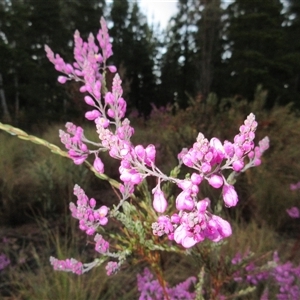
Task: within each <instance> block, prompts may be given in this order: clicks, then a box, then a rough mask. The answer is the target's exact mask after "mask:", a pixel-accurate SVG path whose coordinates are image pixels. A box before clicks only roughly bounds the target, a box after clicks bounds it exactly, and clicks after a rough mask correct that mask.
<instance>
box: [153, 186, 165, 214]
mask: <svg viewBox="0 0 300 300" xmlns="http://www.w3.org/2000/svg"><path fill="white" fill-rule="evenodd" d="M167 206H168V203H167V200H166V198H165V196H164V193H163V192H162V191H161V189H160V188H159V187H158V188H156V189H155V192H154V198H153V208H154V209H155V211H157V212H158V213H164V212H165V211H166V209H167Z"/></svg>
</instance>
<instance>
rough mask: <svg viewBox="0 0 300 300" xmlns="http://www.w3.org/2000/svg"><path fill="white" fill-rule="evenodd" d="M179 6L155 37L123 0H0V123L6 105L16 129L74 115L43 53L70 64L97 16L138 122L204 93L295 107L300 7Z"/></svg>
mask: <svg viewBox="0 0 300 300" xmlns="http://www.w3.org/2000/svg"><path fill="white" fill-rule="evenodd" d="M177 6H178V10H177V13H176V15H174V16H173V17H172V19H171V20H170V22H169V25H168V27H167V28H166V30H164V31H162V30H158V29H157V28H155V27H154V26H150V25H149V24H148V22H147V18H146V16H145V15H144V14H143V13H142V12H141V10H140V8H139V5H138V3H137V2H132V1H129V0H114V1H113V2H112V3H109V4H108V3H106V2H105V0H91V1H84V0H57V1H39V0H0V75H1V78H2V86H1V87H0V89H1V93H0V94H1V95H2V96H1V103H2V111H3V112H2V117H4V113H5V111H4V110H5V109H6V108H5V106H4V105H3V103H4V102H3V101H4V100H5V101H6V104H7V106H6V107H7V109H6V112H7V110H8V111H9V113H10V115H11V116H12V122H14V123H15V124H18V122H31V121H34V122H36V121H43V120H50V121H58V120H66V119H68V115H70V114H74V115H76V114H78V109H81V108H82V107H80V106H78V107H77V108H76V105H75V104H77V98H78V99H79V95H77V94H76V93H75V92H74V90H75V87H74V86H72V85H66V86H64V87H62V86H61V85H59V84H58V83H57V81H56V77H57V74H56V71H55V70H53V68H52V67H51V65H50V63H49V62H48V61H47V59H46V55H45V53H44V49H43V46H44V44H48V45H49V46H50V47H51V48H52V49H53V50H54V51H55V52H56V53H60V54H61V55H63V56H64V57H66V58H68V59H69V60H71V59H72V51H71V46H72V35H73V32H74V31H75V29H79V31H80V33H81V34H82V36H84V37H86V36H87V35H88V33H89V32H93V33H94V34H95V33H96V32H97V30H98V28H99V19H100V17H101V16H104V17H105V18H106V19H107V20H108V26H109V29H110V35H111V37H112V42H113V51H114V56H113V58H112V60H113V61H112V63H114V64H115V65H116V66H117V67H118V70H119V72H120V73H121V77H122V79H123V87H124V92H125V98H126V100H127V101H128V105H129V108H131V109H137V110H138V112H139V113H140V114H141V115H144V116H147V115H148V114H149V112H150V110H151V104H152V103H153V104H155V105H156V106H164V105H166V104H167V103H176V104H177V105H178V106H180V107H186V106H187V105H188V103H189V100H190V99H194V98H195V97H198V98H199V99H203V100H204V101H205V99H206V97H207V96H208V94H209V93H210V92H215V93H216V94H217V95H218V97H219V98H222V97H228V96H235V95H240V96H241V97H245V98H247V99H248V100H251V99H252V98H253V94H254V92H255V89H256V87H257V86H258V85H260V84H261V85H262V86H263V87H264V88H265V89H267V90H268V92H269V100H268V101H269V105H273V104H274V103H280V104H286V103H288V102H294V104H295V106H296V107H300V82H299V80H300V77H299V76H300V40H299V38H298V37H299V36H300V4H299V1H297V0H288V1H285V2H284V5H283V3H282V2H281V1H280V0H265V1H261V0H253V1H248V0H234V1H231V2H230V4H229V5H228V6H227V7H225V6H224V3H222V1H221V0H179V1H178V3H177ZM3 95H4V96H3ZM6 114H7V113H6ZM78 115H79V114H78Z"/></svg>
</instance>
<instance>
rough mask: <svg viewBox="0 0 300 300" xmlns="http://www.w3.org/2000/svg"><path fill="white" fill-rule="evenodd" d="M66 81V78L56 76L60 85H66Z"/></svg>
mask: <svg viewBox="0 0 300 300" xmlns="http://www.w3.org/2000/svg"><path fill="white" fill-rule="evenodd" d="M67 80H68V77H66V76H58V78H57V81H58V82H59V83H61V84H64V83H66V82H67Z"/></svg>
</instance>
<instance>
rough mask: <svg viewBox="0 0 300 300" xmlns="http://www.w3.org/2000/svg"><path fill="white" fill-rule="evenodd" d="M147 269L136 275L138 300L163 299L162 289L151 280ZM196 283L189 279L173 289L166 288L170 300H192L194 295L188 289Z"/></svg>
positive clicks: (194, 279) (193, 279)
mask: <svg viewBox="0 0 300 300" xmlns="http://www.w3.org/2000/svg"><path fill="white" fill-rule="evenodd" d="M153 277H154V276H153V274H152V273H151V272H150V270H149V269H147V268H145V269H144V271H143V272H142V273H141V274H138V275H137V282H138V290H139V292H140V297H139V300H152V299H164V294H163V288H162V287H161V286H160V284H159V282H158V280H155V279H154V278H153ZM195 283H196V278H195V277H189V278H188V279H186V280H185V281H184V282H182V283H179V284H178V285H176V286H175V287H173V288H169V287H167V288H166V291H167V293H168V295H169V299H170V300H175V299H176V300H192V299H194V298H195V293H193V292H190V291H189V289H190V288H191V286H193V285H194V284H195Z"/></svg>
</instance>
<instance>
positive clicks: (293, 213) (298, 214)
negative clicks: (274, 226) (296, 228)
mask: <svg viewBox="0 0 300 300" xmlns="http://www.w3.org/2000/svg"><path fill="white" fill-rule="evenodd" d="M286 212H287V213H288V215H289V216H290V217H291V218H293V219H298V218H300V211H299V208H298V207H296V206H293V207H291V208H289V209H287V210H286Z"/></svg>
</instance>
